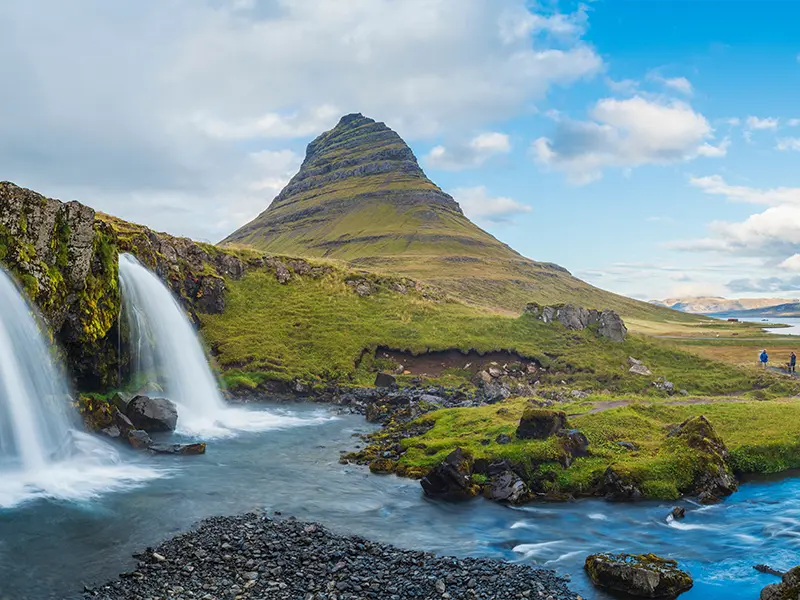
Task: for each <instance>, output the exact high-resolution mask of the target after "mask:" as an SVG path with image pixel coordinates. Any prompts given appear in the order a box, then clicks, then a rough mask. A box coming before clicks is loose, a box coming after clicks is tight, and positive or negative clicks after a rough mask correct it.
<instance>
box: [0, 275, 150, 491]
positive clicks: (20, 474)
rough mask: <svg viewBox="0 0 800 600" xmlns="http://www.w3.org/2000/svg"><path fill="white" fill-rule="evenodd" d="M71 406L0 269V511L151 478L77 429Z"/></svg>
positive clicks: (33, 321) (33, 319)
mask: <svg viewBox="0 0 800 600" xmlns="http://www.w3.org/2000/svg"><path fill="white" fill-rule="evenodd" d="M71 402H72V400H71V398H70V396H69V390H68V388H67V384H66V380H65V378H64V375H63V373H61V372H60V371H59V369H58V368H56V365H55V363H54V360H53V356H52V352H51V348H50V346H49V345H48V344H47V343H46V341H45V338H44V336H43V334H42V329H41V327H40V324H39V320H38V317H37V315H36V313H35V311H34V309H33V308H32V307H31V306H30V304H28V302H27V301H26V300H25V298H24V296H23V295H22V292H21V291H20V290H19V288H18V287H17V286H16V284H15V283H14V282H13V280H12V279H11V278H10V277H9V276H8V274H7V273H6V272H5V271H3V270H2V269H0V507H7V506H13V505H15V504H18V503H20V502H24V501H26V500H31V499H33V498H37V497H42V496H47V497H58V498H86V497H91V496H93V495H95V494H98V493H100V492H102V491H107V490H109V489H114V488H119V487H125V486H127V485H130V484H132V483H136V482H139V481H142V480H146V479H148V478H150V477H152V476H154V473H153V472H152V470H150V469H148V468H142V467H138V466H136V465H127V464H124V463H123V462H122V461H121V460H120V457H119V455H118V454H117V452H116V450H115V449H114V448H113V447H112V446H111V445H109V444H107V443H105V442H104V441H102V440H100V439H98V438H96V437H94V436H91V435H89V434H87V433H84V432H82V431H79V421H78V416H77V414H76V412H75V410H74V408H73V407H72V406H71Z"/></svg>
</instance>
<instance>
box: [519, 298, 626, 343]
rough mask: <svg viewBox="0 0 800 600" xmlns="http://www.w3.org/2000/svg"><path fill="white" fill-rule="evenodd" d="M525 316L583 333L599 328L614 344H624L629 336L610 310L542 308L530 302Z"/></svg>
mask: <svg viewBox="0 0 800 600" xmlns="http://www.w3.org/2000/svg"><path fill="white" fill-rule="evenodd" d="M524 314H526V315H530V316H532V317H534V318H536V319H539V320H540V321H543V322H545V323H552V322H554V321H558V322H559V323H561V324H562V325H563V326H564V327H566V328H567V329H569V330H571V331H582V330H583V329H586V328H587V327H597V333H599V334H600V336H601V337H605V338H608V339H610V340H612V341H614V342H624V341H625V337H626V336H627V334H628V329H627V328H626V327H625V322H624V321H623V320H622V318H621V317H620V316H619V315H618V314H617V313H616V312H614V311H613V310H609V309H605V310H603V311H599V310H595V309H587V308H584V307H582V306H574V305H572V304H560V305H556V306H542V305H540V304H537V303H535V302H530V303H528V305H527V306H526V307H525V311H524Z"/></svg>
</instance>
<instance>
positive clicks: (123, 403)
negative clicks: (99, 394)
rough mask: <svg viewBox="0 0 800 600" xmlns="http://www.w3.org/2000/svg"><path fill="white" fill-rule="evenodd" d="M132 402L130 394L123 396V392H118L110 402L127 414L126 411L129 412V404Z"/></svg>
mask: <svg viewBox="0 0 800 600" xmlns="http://www.w3.org/2000/svg"><path fill="white" fill-rule="evenodd" d="M130 401H131V396H129V395H128V394H123V393H122V392H117V393H116V394H114V395H113V396H111V399H110V400H109V402H110V403H111V404H112V405H113V406H114V407H116V409H117V410H118V411H120V412H121V413H123V414H125V411H126V410H128V403H129V402H130Z"/></svg>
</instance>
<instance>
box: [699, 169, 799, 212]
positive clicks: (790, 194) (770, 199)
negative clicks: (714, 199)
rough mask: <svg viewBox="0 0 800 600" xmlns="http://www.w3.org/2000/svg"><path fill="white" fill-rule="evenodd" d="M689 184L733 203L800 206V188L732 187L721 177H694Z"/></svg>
mask: <svg viewBox="0 0 800 600" xmlns="http://www.w3.org/2000/svg"><path fill="white" fill-rule="evenodd" d="M689 183H690V184H691V185H692V186H694V187H696V188H700V189H701V190H703V191H704V192H705V193H706V194H712V195H716V196H724V197H725V198H726V199H727V200H730V201H733V202H749V203H752V204H768V205H773V206H775V205H779V204H800V188H786V187H780V188H771V189H759V188H752V187H746V186H741V185H730V184H728V183H727V182H726V181H725V179H724V178H723V177H722V176H721V175H709V176H706V177H692V178H690V179H689Z"/></svg>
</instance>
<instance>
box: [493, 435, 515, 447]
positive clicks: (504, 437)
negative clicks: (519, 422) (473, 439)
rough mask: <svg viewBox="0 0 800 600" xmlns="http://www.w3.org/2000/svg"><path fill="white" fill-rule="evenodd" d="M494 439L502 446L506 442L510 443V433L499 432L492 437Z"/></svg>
mask: <svg viewBox="0 0 800 600" xmlns="http://www.w3.org/2000/svg"><path fill="white" fill-rule="evenodd" d="M494 441H495V442H497V443H498V444H500V445H502V446H504V445H506V444H510V443H511V436H510V435H506V434H505V433H501V434H500V435H498V436H497V437H496V438H495V439H494Z"/></svg>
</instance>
